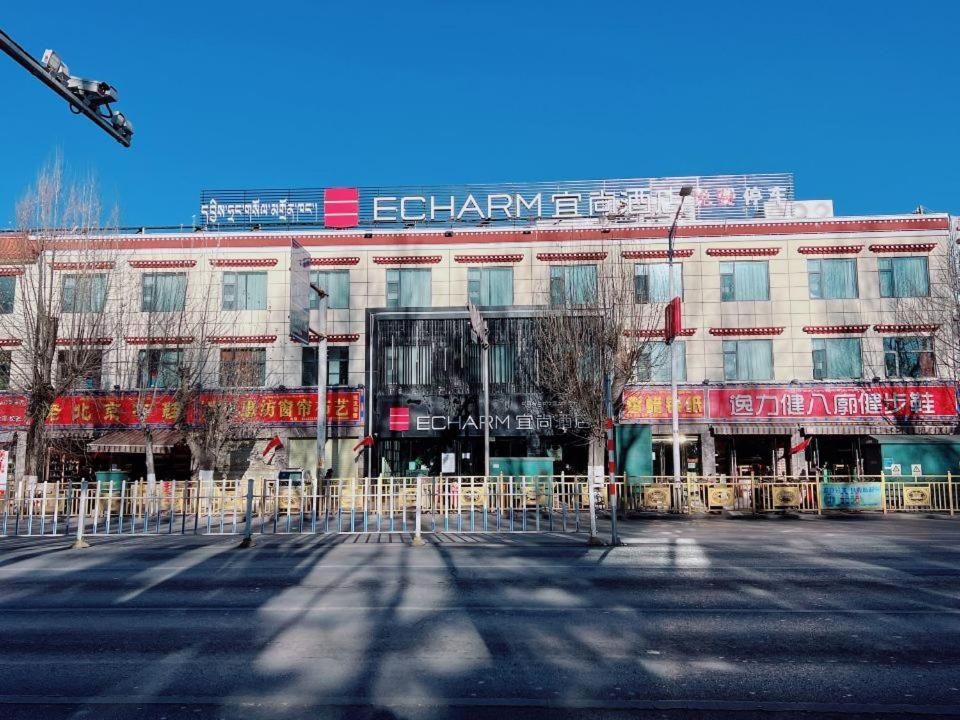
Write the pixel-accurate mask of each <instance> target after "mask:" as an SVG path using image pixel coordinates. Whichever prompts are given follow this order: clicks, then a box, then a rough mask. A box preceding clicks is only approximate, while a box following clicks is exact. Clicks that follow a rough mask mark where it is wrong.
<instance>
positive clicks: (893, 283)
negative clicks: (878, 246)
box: [877, 256, 930, 298]
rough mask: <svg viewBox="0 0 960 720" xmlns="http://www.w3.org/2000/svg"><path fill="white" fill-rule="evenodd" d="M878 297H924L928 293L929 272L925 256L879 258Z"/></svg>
mask: <svg viewBox="0 0 960 720" xmlns="http://www.w3.org/2000/svg"><path fill="white" fill-rule="evenodd" d="M877 266H878V268H879V269H880V297H885V298H904V297H926V296H927V295H929V294H930V273H929V270H928V267H927V258H925V257H923V256H920V257H895V258H880V259H879V260H878V261H877Z"/></svg>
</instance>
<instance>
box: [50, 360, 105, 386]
mask: <svg viewBox="0 0 960 720" xmlns="http://www.w3.org/2000/svg"><path fill="white" fill-rule="evenodd" d="M102 376H103V351H102V350H58V351H57V377H58V378H59V380H60V382H61V383H62V382H64V381H65V380H67V379H68V378H71V377H72V378H74V380H73V387H74V389H77V390H99V389H100V378H101V377H102Z"/></svg>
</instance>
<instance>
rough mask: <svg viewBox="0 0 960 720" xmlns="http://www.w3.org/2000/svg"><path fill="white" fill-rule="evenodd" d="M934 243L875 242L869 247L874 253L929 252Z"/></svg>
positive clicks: (934, 245)
mask: <svg viewBox="0 0 960 720" xmlns="http://www.w3.org/2000/svg"><path fill="white" fill-rule="evenodd" d="M936 246H937V244H936V243H875V244H873V245H871V246H870V247H869V250H870V252H875V253H901V252H930V251H931V250H933V249H934V248H935V247H936Z"/></svg>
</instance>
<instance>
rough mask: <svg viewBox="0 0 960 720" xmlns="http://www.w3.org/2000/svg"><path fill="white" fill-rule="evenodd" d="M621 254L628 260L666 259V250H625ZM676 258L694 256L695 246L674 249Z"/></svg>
mask: <svg viewBox="0 0 960 720" xmlns="http://www.w3.org/2000/svg"><path fill="white" fill-rule="evenodd" d="M621 255H622V256H623V257H624V258H625V259H626V260H666V259H667V251H666V250H624V251H623V252H622V253H621ZM673 256H674V257H675V258H688V257H693V248H682V249H677V250H674V251H673Z"/></svg>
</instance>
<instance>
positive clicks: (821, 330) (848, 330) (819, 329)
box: [803, 325, 870, 335]
mask: <svg viewBox="0 0 960 720" xmlns="http://www.w3.org/2000/svg"><path fill="white" fill-rule="evenodd" d="M869 327H870V326H869V325H804V326H803V331H804V332H805V333H806V334H807V335H848V334H854V333H858V334H860V333H865V332H866V331H867V329H868V328H869Z"/></svg>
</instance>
